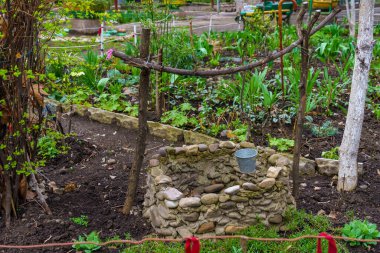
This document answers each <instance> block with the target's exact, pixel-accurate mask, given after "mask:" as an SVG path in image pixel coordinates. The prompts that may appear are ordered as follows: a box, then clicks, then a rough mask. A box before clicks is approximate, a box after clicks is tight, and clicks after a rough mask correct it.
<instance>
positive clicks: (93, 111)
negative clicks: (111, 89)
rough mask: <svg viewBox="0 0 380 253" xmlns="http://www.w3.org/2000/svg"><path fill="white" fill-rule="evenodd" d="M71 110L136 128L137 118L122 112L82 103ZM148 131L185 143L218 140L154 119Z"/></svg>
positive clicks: (66, 106)
mask: <svg viewBox="0 0 380 253" xmlns="http://www.w3.org/2000/svg"><path fill="white" fill-rule="evenodd" d="M47 101H48V102H49V103H52V104H54V105H56V106H61V107H62V109H63V111H64V112H69V111H70V105H68V104H63V103H60V102H58V101H55V100H51V99H47ZM72 112H74V113H75V114H77V115H79V116H83V117H88V118H90V119H91V120H94V121H97V122H100V123H103V124H116V125H117V126H120V127H123V128H126V129H137V128H138V118H136V117H132V116H128V115H126V114H122V113H116V112H110V111H106V110H103V109H100V108H95V107H87V106H84V105H72ZM148 127H149V133H150V134H151V135H153V136H156V137H159V138H163V139H165V140H168V141H170V142H179V141H184V142H185V144H200V143H203V144H213V143H218V142H219V140H218V139H216V138H214V137H211V136H208V135H205V134H201V133H197V132H193V131H189V130H183V129H180V128H177V127H173V126H170V125H165V124H161V123H159V122H155V121H148Z"/></svg>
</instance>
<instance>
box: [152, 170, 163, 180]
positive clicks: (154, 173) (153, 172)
mask: <svg viewBox="0 0 380 253" xmlns="http://www.w3.org/2000/svg"><path fill="white" fill-rule="evenodd" d="M150 174H151V175H152V176H153V177H155V178H156V177H158V176H161V175H163V174H164V172H163V171H162V170H161V169H160V168H159V167H153V168H151V169H150Z"/></svg>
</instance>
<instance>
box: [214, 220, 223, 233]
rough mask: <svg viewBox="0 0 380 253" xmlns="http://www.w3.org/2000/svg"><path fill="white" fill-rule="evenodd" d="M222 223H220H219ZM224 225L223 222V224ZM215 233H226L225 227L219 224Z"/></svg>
mask: <svg viewBox="0 0 380 253" xmlns="http://www.w3.org/2000/svg"><path fill="white" fill-rule="evenodd" d="M219 224H220V223H219ZM221 225H222V224H221ZM215 234H216V235H224V227H222V226H218V227H216V228H215Z"/></svg>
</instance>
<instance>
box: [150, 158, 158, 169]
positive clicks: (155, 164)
mask: <svg viewBox="0 0 380 253" xmlns="http://www.w3.org/2000/svg"><path fill="white" fill-rule="evenodd" d="M158 165H160V161H159V160H157V159H150V160H149V166H150V167H156V166H158Z"/></svg>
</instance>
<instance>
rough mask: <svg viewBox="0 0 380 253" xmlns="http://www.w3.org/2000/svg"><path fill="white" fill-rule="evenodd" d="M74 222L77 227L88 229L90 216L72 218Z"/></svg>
mask: <svg viewBox="0 0 380 253" xmlns="http://www.w3.org/2000/svg"><path fill="white" fill-rule="evenodd" d="M70 220H71V221H72V222H74V223H75V224H77V225H80V226H84V227H87V226H88V222H89V221H88V216H87V215H81V216H79V217H72V218H70Z"/></svg>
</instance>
